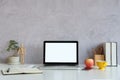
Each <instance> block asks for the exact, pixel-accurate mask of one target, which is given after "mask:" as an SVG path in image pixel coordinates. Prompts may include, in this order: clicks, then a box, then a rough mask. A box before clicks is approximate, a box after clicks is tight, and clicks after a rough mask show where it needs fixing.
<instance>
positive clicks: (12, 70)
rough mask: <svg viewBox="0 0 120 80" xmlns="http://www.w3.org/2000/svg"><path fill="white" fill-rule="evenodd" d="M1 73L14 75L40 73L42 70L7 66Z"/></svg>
mask: <svg viewBox="0 0 120 80" xmlns="http://www.w3.org/2000/svg"><path fill="white" fill-rule="evenodd" d="M1 72H2V74H3V75H14V74H40V73H42V72H43V71H42V70H40V69H38V68H8V69H5V70H1Z"/></svg>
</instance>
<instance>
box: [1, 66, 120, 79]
mask: <svg viewBox="0 0 120 80" xmlns="http://www.w3.org/2000/svg"><path fill="white" fill-rule="evenodd" d="M36 66H37V67H39V68H40V69H41V70H43V73H42V74H20V75H2V74H1V73H0V80H120V66H118V67H107V68H106V70H105V71H101V70H98V69H97V68H95V69H92V70H88V71H85V70H82V69H83V67H76V66H74V67H72V66H47V67H45V66H42V65H38V64H37V65H36ZM10 67H29V65H28V64H27V65H7V64H0V70H2V69H7V68H10Z"/></svg>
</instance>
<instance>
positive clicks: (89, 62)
mask: <svg viewBox="0 0 120 80" xmlns="http://www.w3.org/2000/svg"><path fill="white" fill-rule="evenodd" d="M93 65H94V60H93V59H91V58H88V59H86V60H85V66H86V69H91V68H92V67H93Z"/></svg>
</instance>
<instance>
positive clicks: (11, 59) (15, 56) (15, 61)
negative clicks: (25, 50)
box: [6, 40, 20, 64]
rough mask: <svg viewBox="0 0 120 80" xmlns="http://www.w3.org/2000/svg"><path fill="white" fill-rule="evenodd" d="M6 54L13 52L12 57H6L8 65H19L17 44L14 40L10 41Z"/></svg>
mask: <svg viewBox="0 0 120 80" xmlns="http://www.w3.org/2000/svg"><path fill="white" fill-rule="evenodd" d="M6 50H7V51H8V52H11V51H12V52H13V55H12V56H10V57H8V63H9V64H19V63H20V61H19V55H18V50H19V44H18V42H17V41H15V40H10V41H9V45H8V48H7V49H6Z"/></svg>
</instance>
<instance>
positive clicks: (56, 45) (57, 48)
mask: <svg viewBox="0 0 120 80" xmlns="http://www.w3.org/2000/svg"><path fill="white" fill-rule="evenodd" d="M44 63H76V64H77V63H78V42H77V41H44Z"/></svg>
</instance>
